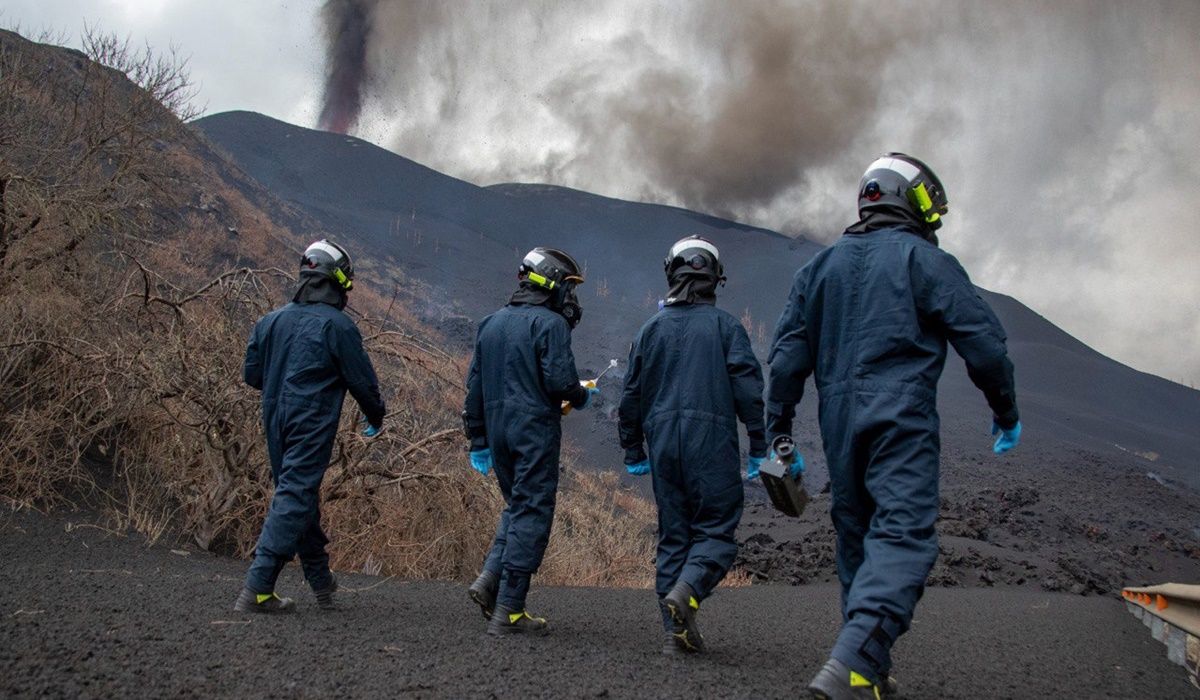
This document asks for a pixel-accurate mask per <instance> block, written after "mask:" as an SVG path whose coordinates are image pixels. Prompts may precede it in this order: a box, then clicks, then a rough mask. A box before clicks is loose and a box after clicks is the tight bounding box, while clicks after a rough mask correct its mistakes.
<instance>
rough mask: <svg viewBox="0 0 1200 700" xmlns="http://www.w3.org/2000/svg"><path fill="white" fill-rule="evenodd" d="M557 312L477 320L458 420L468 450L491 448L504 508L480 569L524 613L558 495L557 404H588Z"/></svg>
mask: <svg viewBox="0 0 1200 700" xmlns="http://www.w3.org/2000/svg"><path fill="white" fill-rule="evenodd" d="M587 399H588V393H587V390H586V389H584V388H583V387H582V386H580V384H579V374H578V372H577V371H576V369H575V356H574V355H573V354H572V353H571V328H570V326H568V325H567V321H566V319H564V318H563V317H562V315H560V314H559V313H557V312H555V311H552V310H551V309H549V308H546V307H545V306H541V305H538V304H518V303H513V304H509V305H508V306H505V307H504V308H502V309H500V310H499V311H497V312H496V313H494V314H492V315H491V316H488V317H487V318H485V319H484V320H483V321H482V322H481V323H480V324H479V332H478V334H477V336H476V340H475V355H474V357H473V358H472V359H471V367H470V369H469V370H468V371H467V399H466V403H465V405H464V409H463V421H464V423H465V427H466V431H467V436H468V437H469V438H470V440H471V449H472V450H481V449H483V448H485V447H486V448H490V449H491V451H492V460H493V464H494V466H495V471H496V480H497V481H498V482H499V484H500V492H501V493H502V494H503V495H504V501H505V503H506V507H505V509H504V511H503V512H502V513H501V514H500V522H499V524H498V525H497V527H496V537H495V540H494V541H493V543H492V548H491V550H490V551H489V552H488V555H487V559H486V560H485V562H484V565H483V567H484V570H486V571H490V572H492V573H495V574H497V575H500V576H501V579H500V589H499V591H498V594H497V596H496V602H497V604H499V605H503V606H505V607H506V608H508V609H509V610H524V609H525V596H526V594H527V593H528V591H529V579H530V577H531V576H532V575H533V574H534V573H536V572H537V570H538V567H540V566H541V564H542V556H543V555H544V554H545V552H546V544H547V543H548V542H549V541H550V526H551V525H552V524H553V522H554V504H555V499H556V497H557V495H558V467H559V465H558V457H559V448H560V444H561V441H562V402H563V401H569V402H570V403H571V404H572V405H573V406H575V407H576V408H579V407H582V406H583V405H584V404H585V403H587Z"/></svg>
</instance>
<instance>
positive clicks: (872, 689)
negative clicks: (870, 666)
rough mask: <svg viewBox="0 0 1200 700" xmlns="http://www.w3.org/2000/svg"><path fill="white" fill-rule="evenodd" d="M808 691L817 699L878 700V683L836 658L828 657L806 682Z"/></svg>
mask: <svg viewBox="0 0 1200 700" xmlns="http://www.w3.org/2000/svg"><path fill="white" fill-rule="evenodd" d="M808 692H809V693H811V694H812V697H814V698H818V700H880V698H881V697H882V696H883V693H882V692H881V688H880V686H879V685H877V684H875V683H872V682H871V681H869V680H867V678H866V677H865V676H863V675H862V674H860V673H858V672H856V671H852V670H850V667H849V666H847V665H846V664H844V663H842V662H841V661H838V660H837V659H830V660H829V661H826V662H825V665H824V666H823V667H822V668H821V670H820V671H818V672H817V675H816V676H814V677H813V679H812V681H811V682H810V683H809V684H808Z"/></svg>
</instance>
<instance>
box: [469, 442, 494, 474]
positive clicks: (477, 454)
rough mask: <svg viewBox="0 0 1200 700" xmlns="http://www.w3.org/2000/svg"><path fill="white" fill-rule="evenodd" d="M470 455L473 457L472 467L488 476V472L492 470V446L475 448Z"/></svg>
mask: <svg viewBox="0 0 1200 700" xmlns="http://www.w3.org/2000/svg"><path fill="white" fill-rule="evenodd" d="M468 456H469V457H470V458H471V468H472V469H474V470H475V471H477V472H479V473H480V474H483V475H484V476H487V475H488V472H489V471H491V470H492V466H493V463H492V448H490V447H485V448H483V449H482V450H474V451H472V452H471V454H470V455H468Z"/></svg>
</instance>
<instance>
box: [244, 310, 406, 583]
mask: <svg viewBox="0 0 1200 700" xmlns="http://www.w3.org/2000/svg"><path fill="white" fill-rule="evenodd" d="M243 374H244V377H245V380H246V383H247V384H249V385H250V386H252V387H254V388H255V389H259V390H261V391H262V413H263V430H264V432H265V433H266V435H267V451H268V453H269V454H270V459H271V477H272V478H273V480H274V481H275V494H274V496H273V497H272V498H271V507H270V510H269V511H268V512H267V520H266V523H265V524H263V529H262V535H261V536H260V537H259V539H258V546H257V547H256V548H255V552H254V563H253V564H251V566H250V571H249V573H248V574H247V575H246V588H248V589H250V590H251V591H254V592H255V593H270V592H272V591H274V590H275V580H276V579H277V578H278V577H279V572H280V571H281V570H282V569H283V567H284V565H285V564H287V563H288V562H289V561H291V559H292V557H294V556H297V555H299V557H300V564H301V566H302V567H303V569H304V578H305V579H306V580H307V581H308V583H309V585H310V586H312V588H313V590H321V589H323V588H325V587H327V586H328V585H329V583H330V573H329V555H327V554H326V553H325V545H326V544H328V542H329V540H328V539H326V537H325V533H323V532H322V531H321V511H320V507H319V497H320V489H321V479H322V478H323V477H324V476H325V469H326V468H327V467H328V466H329V458H330V455H331V453H332V450H333V442H334V437H335V436H336V435H337V429H338V421H339V419H340V418H341V414H342V401H343V399H344V398H345V396H346V390H347V389H349V390H350V394H351V395H352V396H353V397H354V399H355V400H356V401H357V402H358V405H359V407H360V408H362V411H363V414H364V415H365V416H366V418H367V421H368V422H369V423H370V424H371V425H374V426H381V425H382V424H383V418H384V415H385V414H386V413H387V409H386V408H385V407H384V403H383V399H382V398H380V395H379V383H378V381H377V380H376V378H375V369H374V368H373V367H372V366H371V360H370V358H368V357H367V353H366V352H365V351H364V350H363V345H362V336H361V335H360V334H359V332H358V328H357V327H356V326H355V325H354V321H352V320H350V317H349V316H347V315H346V314H345V313H343V312H342V311H340V310H339V309H337V308H336V307H334V306H332V305H330V304H325V303H320V302H314V303H291V304H288V305H287V306H284V307H282V308H280V309H277V310H275V311H273V312H271V313H270V314H267V315H266V316H264V317H263V318H262V319H260V320H259V322H258V323H257V324H256V325H255V326H254V332H253V334H252V335H251V336H250V343H249V344H248V345H247V347H246V363H245V367H244V371H243Z"/></svg>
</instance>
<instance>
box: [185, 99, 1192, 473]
mask: <svg viewBox="0 0 1200 700" xmlns="http://www.w3.org/2000/svg"><path fill="white" fill-rule="evenodd" d="M195 125H196V126H198V127H199V128H200V129H201V130H202V131H204V132H205V133H206V134H207V135H208V136H209V138H210V139H211V140H212V141H214V142H215V143H217V144H218V145H219V146H221V147H222V148H224V149H225V150H226V151H228V153H229V154H230V155H231V156H232V157H233V158H234V159H235V160H236V162H237V163H238V164H239V165H240V166H241V167H242V168H243V169H244V170H245V171H246V172H248V173H250V174H251V175H252V176H254V177H255V178H256V179H258V180H259V181H260V182H261V183H262V184H264V185H265V186H267V187H268V188H269V189H271V190H272V191H273V192H274V193H275V194H276V195H278V196H280V197H282V198H283V199H285V200H287V201H288V202H290V203H291V204H293V205H294V206H296V207H298V208H300V209H302V210H304V211H306V212H307V213H309V214H311V215H312V216H314V217H316V218H317V219H319V220H320V221H321V222H322V223H323V224H324V225H325V226H326V227H328V228H329V229H330V230H331V231H337V232H341V236H342V238H344V239H346V240H347V242H348V243H349V244H350V245H351V246H353V248H354V250H355V251H357V252H358V254H359V255H360V256H362V257H366V258H374V259H376V260H378V261H381V262H384V263H386V264H387V265H388V267H389V271H390V272H391V274H392V275H393V276H394V279H396V280H397V281H399V282H400V283H401V286H402V287H403V288H404V289H406V290H408V291H410V292H412V293H413V294H414V296H418V297H419V298H423V299H425V300H426V301H427V304H428V307H427V309H426V312H427V314H428V315H429V316H430V317H431V318H433V319H434V320H438V321H440V322H442V324H443V328H444V329H446V330H449V331H451V336H452V338H453V339H454V340H458V341H461V342H469V341H470V333H469V332H470V324H469V323H467V322H466V319H462V318H461V316H466V317H467V319H469V320H471V321H474V320H478V318H480V317H481V316H482V315H484V314H486V313H489V312H491V311H493V310H494V309H495V308H496V307H498V306H500V305H501V304H503V303H504V301H505V299H506V298H507V295H508V294H509V293H510V292H511V290H512V288H513V286H514V278H513V277H514V272H515V269H516V266H517V264H518V263H519V260H520V256H521V254H522V253H524V251H525V250H527V249H528V248H530V247H533V246H534V245H549V246H556V247H560V248H563V249H565V250H567V251H569V252H571V253H572V254H573V255H575V256H576V257H577V258H578V259H579V260H580V261H581V263H583V264H584V265H585V266H586V267H587V273H588V274H587V277H588V282H587V284H586V285H584V287H583V288H582V289H581V299H582V302H583V305H584V321H583V323H582V324H581V325H580V327H579V329H578V330H577V331H576V334H575V337H576V340H575V347H576V355H577V358H578V360H579V363H580V366H581V368H582V369H584V370H588V371H590V370H595V369H598V368H600V367H601V366H602V365H603V364H605V363H606V362H607V360H608V358H610V357H617V358H621V359H622V360H623V359H624V357H625V354H626V350H627V348H628V345H629V341H630V340H631V339H632V337H633V335H634V334H635V333H636V331H637V329H638V327H639V326H640V325H641V324H642V322H643V321H644V320H645V319H646V318H647V317H648V316H649V315H651V314H652V313H653V312H654V310H655V307H656V305H657V301H658V299H659V298H660V297H661V296H662V294H663V292H664V283H663V278H662V267H661V262H662V256H663V254H664V251H665V250H666V249H667V247H668V246H669V245H670V243H671V242H673V241H674V240H676V239H677V238H679V237H681V236H683V235H687V234H700V235H703V236H706V237H709V238H710V239H712V240H714V241H715V242H716V243H717V245H718V246H720V248H721V251H722V257H723V259H724V261H725V264H726V268H727V271H728V275H729V283H728V285H727V286H726V287H725V288H724V289H723V290H722V292H721V295H720V305H721V306H722V307H723V308H725V309H727V310H729V311H731V312H733V313H734V314H735V315H738V316H741V317H743V320H744V321H745V322H746V323H747V326H748V327H749V329H750V332H751V337H752V340H754V342H755V346H756V349H757V350H758V351H759V353H760V354H761V355H763V356H765V354H766V351H767V350H768V344H769V343H770V337H771V333H772V329H773V325H774V323H775V320H776V319H777V318H778V315H779V313H780V311H781V310H782V308H783V304H784V302H785V300H786V297H787V292H788V289H789V287H790V282H791V277H792V275H793V273H794V272H795V270H796V269H798V268H799V267H800V266H801V265H802V264H803V263H804V261H806V260H807V259H808V258H809V257H810V256H811V255H813V254H814V253H815V252H816V251H817V250H819V249H820V246H819V245H817V244H815V243H812V242H811V241H807V240H805V239H802V238H801V239H791V238H788V237H785V236H782V235H780V234H778V233H775V232H773V231H768V230H765V229H759V228H754V227H750V226H745V225H742V224H738V223H735V222H732V221H726V220H722V219H718V218H715V217H711V216H705V215H703V214H698V213H695V212H691V211H687V210H683V209H679V208H674V207H667V206H660V205H653V204H641V203H633V202H627V201H620V200H615V199H609V198H606V197H601V196H597V195H593V194H588V193H585V192H579V191H575V190H570V189H566V188H562V187H554V186H548V185H519V184H504V185H496V186H492V187H477V186H474V185H471V184H469V183H466V182H463V181H461V180H457V179H454V178H452V177H449V176H446V175H443V174H441V173H438V172H436V171H434V170H431V169H429V168H426V167H424V166H421V165H419V164H417V163H414V162H413V161H410V160H408V159H406V158H403V157H401V156H398V155H396V154H393V153H391V152H389V151H386V150H384V149H381V148H378V147H376V146H373V145H371V144H369V143H367V142H364V141H362V140H359V139H355V138H351V137H345V136H340V135H335V134H330V133H324V132H318V131H313V130H309V129H305V128H301V127H297V126H293V125H289V124H286V123H283V122H279V121H276V120H274V119H271V118H268V117H265V116H262V115H258V114H254V113H249V112H230V113H224V114H217V115H213V116H210V117H206V118H204V119H201V120H198V121H197V122H195ZM951 235H952V233H951ZM418 289H419V292H417V291H416V290H418ZM984 295H985V297H986V298H987V299H988V301H989V302H991V303H992V305H993V306H994V308H995V309H996V311H997V313H998V314H999V315H1000V317H1001V319H1002V320H1003V322H1004V325H1005V327H1006V329H1007V330H1008V334H1009V338H1010V350H1011V353H1012V355H1013V359H1014V361H1015V363H1016V366H1017V380H1018V396H1019V399H1020V405H1021V408H1022V412H1023V416H1024V420H1025V423H1026V426H1027V433H1026V434H1027V446H1028V447H1029V448H1045V449H1051V450H1057V449H1060V448H1062V447H1064V446H1071V445H1073V446H1074V447H1075V448H1078V447H1083V448H1086V449H1088V450H1091V451H1095V452H1096V453H1098V454H1101V455H1111V456H1114V457H1121V458H1122V461H1123V463H1125V464H1127V465H1128V466H1129V468H1131V469H1136V470H1142V471H1145V472H1153V473H1156V474H1159V475H1161V476H1162V477H1163V478H1165V479H1167V480H1169V481H1175V482H1180V483H1185V484H1188V485H1190V486H1191V487H1192V488H1200V430H1198V427H1200V392H1197V391H1194V390H1192V389H1188V388H1187V387H1183V386H1180V385H1178V384H1175V383H1172V382H1169V381H1166V380H1164V379H1161V378H1158V377H1155V376H1152V375H1148V374H1145V373H1142V372H1138V371H1136V370H1133V369H1131V368H1129V367H1126V366H1124V365H1121V364H1120V363H1118V362H1116V361H1114V360H1111V359H1109V358H1107V357H1105V356H1103V355H1101V354H1100V353H1098V352H1096V351H1094V350H1092V349H1091V348H1089V347H1088V346H1086V345H1084V344H1083V343H1081V342H1079V341H1078V340H1076V339H1075V338H1073V337H1071V336H1070V335H1068V334H1067V333H1065V332H1063V331H1062V330H1061V329H1059V328H1058V327H1056V326H1054V325H1053V324H1052V323H1050V322H1049V321H1047V320H1046V319H1044V318H1043V317H1041V316H1039V315H1038V314H1037V313H1035V312H1033V311H1032V310H1030V309H1029V308H1028V307H1026V306H1024V305H1023V304H1021V303H1020V302H1019V301H1017V300H1015V299H1012V298H1010V297H1007V296H1003V295H998V294H993V293H990V292H984ZM456 317H457V318H456ZM455 321H457V322H455ZM622 364H623V363H622ZM614 380H619V375H618V376H616V377H614ZM605 383H606V384H607V386H606V387H603V388H604V389H605V390H606V391H605V394H606V395H605V405H606V406H608V407H609V412H608V413H609V415H607V416H605V415H594V416H593V417H592V418H591V419H574V420H572V421H571V422H570V424H569V426H568V434H569V435H570V436H571V437H572V438H574V440H575V442H576V444H578V445H580V446H582V447H584V448H585V449H587V450H588V451H589V455H588V458H587V459H586V460H585V461H586V462H590V463H595V464H598V465H599V464H603V463H607V462H612V463H613V464H614V465H615V464H619V462H618V460H619V452H618V451H617V450H616V448H615V430H614V429H613V424H612V415H611V413H612V407H613V406H614V405H615V401H614V396H615V394H616V393H617V391H618V390H619V382H618V381H613V382H612V383H609V382H608V381H607V380H606V382H605ZM814 399H815V397H814ZM806 403H807V406H806V411H804V412H803V413H802V417H804V416H807V417H808V418H809V419H810V420H806V424H807V425H809V426H812V425H814V423H813V422H812V421H811V417H812V416H813V412H814V404H815V400H810V401H807V402H806ZM941 409H942V417H943V423H944V426H945V428H946V436H945V437H946V442H947V444H948V445H953V446H961V447H963V448H964V449H971V450H978V451H980V452H983V451H984V450H986V448H987V446H988V442H987V437H986V429H987V427H988V425H989V415H988V411H987V407H986V405H985V404H984V402H983V400H982V398H981V397H980V396H979V394H978V392H976V390H975V389H974V388H973V387H972V386H971V385H970V382H969V381H968V380H967V378H966V373H965V372H964V371H963V368H962V363H961V361H959V360H958V359H957V358H956V357H951V359H950V360H949V361H948V362H947V371H946V375H945V377H944V379H943V381H942V391H941ZM814 456H817V455H814ZM818 462H819V458H818Z"/></svg>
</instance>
